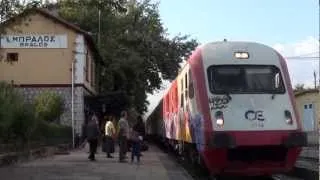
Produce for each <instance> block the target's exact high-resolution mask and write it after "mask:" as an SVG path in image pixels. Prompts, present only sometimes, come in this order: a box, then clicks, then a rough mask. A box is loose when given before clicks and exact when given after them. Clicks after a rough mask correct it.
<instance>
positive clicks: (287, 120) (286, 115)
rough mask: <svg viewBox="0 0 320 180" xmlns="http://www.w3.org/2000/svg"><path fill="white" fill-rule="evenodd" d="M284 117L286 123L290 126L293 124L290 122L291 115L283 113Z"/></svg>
mask: <svg viewBox="0 0 320 180" xmlns="http://www.w3.org/2000/svg"><path fill="white" fill-rule="evenodd" d="M284 117H285V119H286V123H287V124H290V125H292V124H293V120H292V115H291V112H290V111H288V110H285V111H284Z"/></svg>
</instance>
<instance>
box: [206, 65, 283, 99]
mask: <svg viewBox="0 0 320 180" xmlns="http://www.w3.org/2000/svg"><path fill="white" fill-rule="evenodd" d="M207 73H208V80H209V87H210V91H211V92H212V93H214V94H225V93H228V94H229V93H233V94H246V93H247V94H260V93H268V94H283V93H285V87H284V84H283V80H282V76H281V72H280V70H279V68H277V67H276V66H270V65H214V66H210V67H209V68H208V70H207Z"/></svg>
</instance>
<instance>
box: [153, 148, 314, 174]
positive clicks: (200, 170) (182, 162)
mask: <svg viewBox="0 0 320 180" xmlns="http://www.w3.org/2000/svg"><path fill="white" fill-rule="evenodd" d="M154 144H156V145H157V146H158V147H159V148H160V149H161V150H162V151H163V152H165V153H167V154H168V156H169V157H170V158H171V159H172V160H173V161H175V162H176V163H177V164H179V165H180V166H181V167H182V168H183V169H185V170H186V172H187V173H188V174H189V175H190V176H192V177H193V179H194V180H220V179H221V180H222V179H223V180H239V179H241V180H307V179H305V178H303V179H301V178H297V177H293V176H290V175H285V174H276V175H273V176H270V177H224V178H217V177H212V176H210V174H209V172H208V171H207V170H206V169H204V168H201V167H195V166H192V165H191V164H190V163H189V162H188V161H186V160H185V159H184V158H183V157H179V156H177V154H176V153H175V152H174V151H173V150H172V149H167V148H166V147H164V146H163V145H162V144H160V143H158V142H154ZM310 180H313V179H310Z"/></svg>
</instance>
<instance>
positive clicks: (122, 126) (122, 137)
mask: <svg viewBox="0 0 320 180" xmlns="http://www.w3.org/2000/svg"><path fill="white" fill-rule="evenodd" d="M127 118H128V114H127V112H126V111H122V112H121V115H120V120H119V122H118V127H119V134H118V138H119V162H124V161H125V157H126V153H127V151H128V148H127V141H128V138H129V124H128V120H127Z"/></svg>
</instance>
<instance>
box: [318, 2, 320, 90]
mask: <svg viewBox="0 0 320 180" xmlns="http://www.w3.org/2000/svg"><path fill="white" fill-rule="evenodd" d="M318 8H319V9H318V15H319V16H318V18H319V29H318V31H319V35H318V41H319V43H320V0H319V3H318ZM318 49H319V56H318V57H320V44H319V47H318ZM318 60H319V62H318V63H319V69H318V71H319V72H318V75H319V76H318V80H319V83H318V86H319V87H318V88H319V94H320V59H318Z"/></svg>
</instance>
